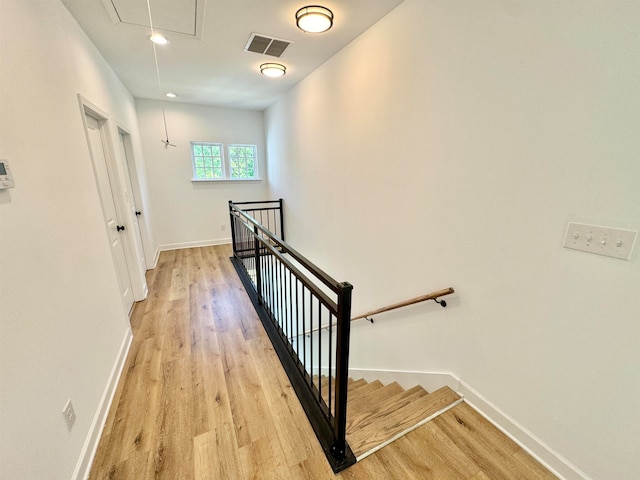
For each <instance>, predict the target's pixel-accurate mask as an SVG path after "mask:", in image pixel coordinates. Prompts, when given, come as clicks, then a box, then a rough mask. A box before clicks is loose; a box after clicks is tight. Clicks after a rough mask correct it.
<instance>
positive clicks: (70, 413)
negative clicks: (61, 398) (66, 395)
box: [62, 399, 76, 430]
mask: <svg viewBox="0 0 640 480" xmlns="http://www.w3.org/2000/svg"><path fill="white" fill-rule="evenodd" d="M62 415H63V416H64V420H65V422H67V428H68V429H69V430H71V427H73V423H74V422H75V421H76V412H75V411H74V410H73V404H72V403H71V399H69V400H67V404H66V405H65V406H64V410H62Z"/></svg>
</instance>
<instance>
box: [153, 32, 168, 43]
mask: <svg viewBox="0 0 640 480" xmlns="http://www.w3.org/2000/svg"><path fill="white" fill-rule="evenodd" d="M149 40H151V41H152V42H153V43H155V44H156V45H166V44H167V43H169V40H167V39H166V38H165V37H163V36H162V35H160V34H159V33H154V34H153V35H151V36H150V37H149Z"/></svg>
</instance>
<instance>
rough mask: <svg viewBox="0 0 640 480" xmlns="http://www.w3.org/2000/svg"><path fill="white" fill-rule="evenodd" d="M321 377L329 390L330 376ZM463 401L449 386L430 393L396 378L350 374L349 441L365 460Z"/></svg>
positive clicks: (324, 386) (355, 451)
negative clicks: (386, 382)
mask: <svg viewBox="0 0 640 480" xmlns="http://www.w3.org/2000/svg"><path fill="white" fill-rule="evenodd" d="M321 381H322V392H328V388H327V387H328V385H327V383H328V379H327V377H324V376H323V377H322V378H321ZM326 400H327V399H326V398H325V401H326ZM461 401H462V397H460V395H458V394H457V393H456V392H454V391H453V390H451V389H450V388H449V387H442V388H440V389H438V390H436V391H434V392H432V393H428V392H427V391H426V390H425V389H424V388H422V387H420V386H416V387H413V388H410V389H408V390H405V389H403V388H402V387H401V386H400V385H399V384H398V383H396V382H393V383H390V384H389V385H383V384H382V383H381V382H380V381H378V380H376V381H373V382H367V381H366V380H364V379H359V380H353V379H351V378H350V379H349V394H348V403H347V442H348V443H349V446H350V447H351V450H352V451H353V453H354V454H355V456H356V458H357V459H358V460H362V459H363V458H365V457H366V456H368V455H370V454H372V453H374V452H375V451H377V450H379V449H380V448H382V447H384V446H386V445H388V444H389V443H391V442H393V441H394V440H396V439H398V438H400V437H402V436H403V435H405V434H407V433H409V432H410V431H412V430H414V429H416V428H417V427H419V426H420V425H423V424H424V423H426V422H428V421H429V420H431V419H433V418H435V417H437V416H438V415H440V414H441V413H443V412H445V411H446V410H448V409H450V408H452V407H454V406H456V405H457V404H458V403H460V402H461Z"/></svg>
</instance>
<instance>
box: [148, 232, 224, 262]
mask: <svg viewBox="0 0 640 480" xmlns="http://www.w3.org/2000/svg"><path fill="white" fill-rule="evenodd" d="M227 243H231V239H230V238H218V239H214V240H197V241H195V242H182V243H165V244H164V245H159V246H158V256H159V255H160V252H164V251H165V250H180V249H182V248H195V247H211V246H214V245H226V244H227ZM157 262H158V260H157V258H156V264H157Z"/></svg>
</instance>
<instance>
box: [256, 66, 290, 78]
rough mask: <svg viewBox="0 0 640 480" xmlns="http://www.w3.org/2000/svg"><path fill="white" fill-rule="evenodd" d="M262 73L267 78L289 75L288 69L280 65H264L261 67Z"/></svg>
mask: <svg viewBox="0 0 640 480" xmlns="http://www.w3.org/2000/svg"><path fill="white" fill-rule="evenodd" d="M260 73H262V74H263V75H266V76H267V77H281V76H283V75H284V74H285V73H287V67H285V66H284V65H281V64H279V63H263V64H262V65H260Z"/></svg>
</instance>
